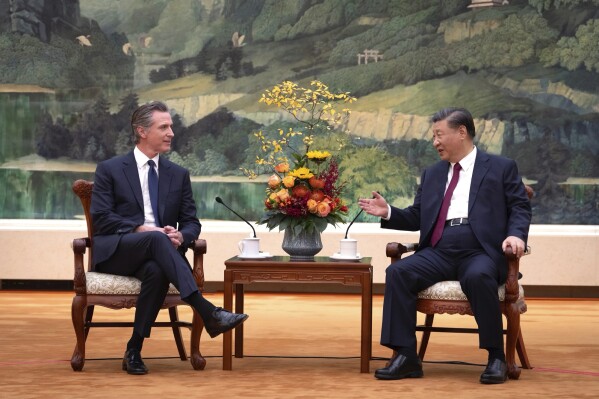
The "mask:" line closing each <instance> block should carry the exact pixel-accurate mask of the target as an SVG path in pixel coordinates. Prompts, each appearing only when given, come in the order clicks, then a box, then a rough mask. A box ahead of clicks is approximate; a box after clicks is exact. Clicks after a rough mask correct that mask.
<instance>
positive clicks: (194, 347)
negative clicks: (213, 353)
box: [190, 310, 206, 370]
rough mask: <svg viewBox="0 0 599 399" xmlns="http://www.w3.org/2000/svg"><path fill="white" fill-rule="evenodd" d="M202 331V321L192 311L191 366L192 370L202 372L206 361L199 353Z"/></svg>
mask: <svg viewBox="0 0 599 399" xmlns="http://www.w3.org/2000/svg"><path fill="white" fill-rule="evenodd" d="M203 329H204V321H203V320H202V318H201V317H200V315H198V313H197V312H196V311H195V310H194V311H193V322H192V326H191V344H190V350H191V355H190V357H191V366H192V367H193V369H194V370H204V367H206V359H204V357H203V356H202V354H201V353H200V336H201V335H202V330H203Z"/></svg>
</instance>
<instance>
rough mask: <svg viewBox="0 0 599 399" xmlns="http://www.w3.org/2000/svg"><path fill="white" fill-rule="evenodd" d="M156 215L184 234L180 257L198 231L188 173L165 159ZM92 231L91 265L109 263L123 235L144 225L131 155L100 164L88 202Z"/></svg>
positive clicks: (134, 164)
mask: <svg viewBox="0 0 599 399" xmlns="http://www.w3.org/2000/svg"><path fill="white" fill-rule="evenodd" d="M158 173H159V180H158V181H159V182H158V213H159V214H160V220H161V222H162V225H163V226H173V227H175V228H177V229H178V230H179V231H180V232H181V233H182V234H183V244H182V245H181V246H180V247H179V252H180V253H181V254H182V255H183V254H184V253H185V251H186V250H187V248H188V247H189V246H190V245H191V244H192V243H193V242H194V241H195V240H196V239H197V238H198V236H199V234H200V230H201V225H200V222H199V220H198V218H197V216H196V206H195V202H194V200H193V195H192V190H191V181H190V178H189V171H188V170H187V169H185V168H182V167H181V166H179V165H177V164H175V163H173V162H170V161H169V160H167V159H165V158H164V157H162V156H161V157H160V158H159V164H158ZM91 216H92V222H93V229H94V237H93V242H94V247H93V248H94V250H93V255H92V256H93V264H94V265H97V264H98V263H101V262H103V261H105V260H107V259H109V258H110V257H111V256H112V255H113V254H114V252H115V251H116V249H117V246H118V244H119V241H120V239H121V237H122V235H123V234H127V233H132V232H133V230H134V229H135V228H136V227H137V226H140V225H143V224H144V203H143V195H142V191H141V184H140V182H139V174H138V170H137V163H136V162H135V156H134V155H133V152H130V153H128V154H126V155H122V156H117V157H114V158H112V159H109V160H107V161H103V162H100V163H99V164H98V166H97V168H96V174H95V178H94V189H93V194H92V202H91Z"/></svg>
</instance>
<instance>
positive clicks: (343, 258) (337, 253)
mask: <svg viewBox="0 0 599 399" xmlns="http://www.w3.org/2000/svg"><path fill="white" fill-rule="evenodd" d="M330 258H331V259H334V260H360V259H362V256H360V254H359V253H357V254H356V255H355V256H345V255H341V254H340V253H339V252H335V253H334V254H333V255H331V256H330Z"/></svg>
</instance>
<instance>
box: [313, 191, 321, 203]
mask: <svg viewBox="0 0 599 399" xmlns="http://www.w3.org/2000/svg"><path fill="white" fill-rule="evenodd" d="M310 198H312V199H313V200H314V201H317V202H320V201H322V200H324V192H322V190H314V191H312V195H310Z"/></svg>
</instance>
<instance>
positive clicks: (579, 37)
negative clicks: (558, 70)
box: [541, 19, 599, 72]
mask: <svg viewBox="0 0 599 399" xmlns="http://www.w3.org/2000/svg"><path fill="white" fill-rule="evenodd" d="M541 60H542V61H543V62H545V64H546V65H549V66H555V65H559V66H562V67H564V68H566V69H568V70H570V71H574V70H576V69H579V68H584V69H586V70H587V71H594V72H599V19H592V20H590V21H588V22H587V23H586V24H584V25H582V26H580V27H579V28H578V30H577V31H576V35H575V36H574V37H562V38H561V39H559V41H558V42H557V44H556V45H555V46H551V47H549V48H547V49H545V50H544V51H543V53H542V54H541Z"/></svg>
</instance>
